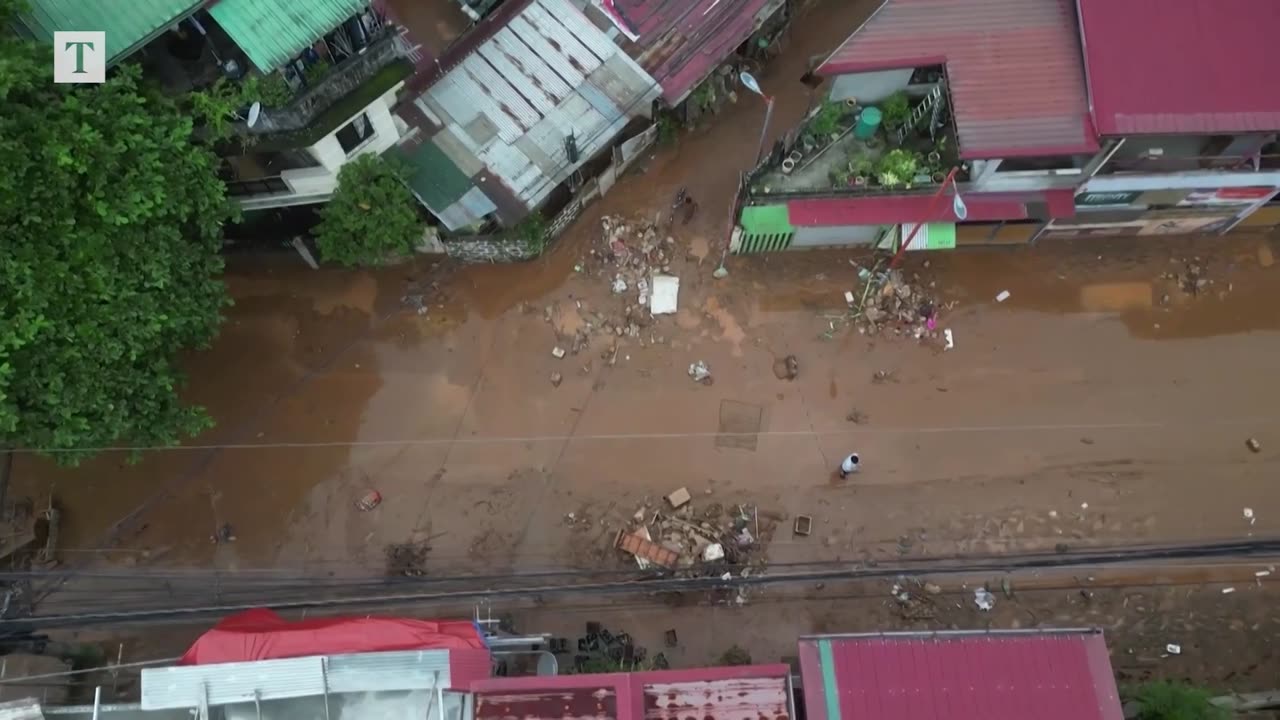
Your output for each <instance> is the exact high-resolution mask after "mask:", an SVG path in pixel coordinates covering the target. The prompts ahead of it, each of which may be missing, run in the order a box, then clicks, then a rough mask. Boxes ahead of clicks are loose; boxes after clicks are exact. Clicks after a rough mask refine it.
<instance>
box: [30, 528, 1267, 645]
mask: <svg viewBox="0 0 1280 720" xmlns="http://www.w3.org/2000/svg"><path fill="white" fill-rule="evenodd" d="M1243 557H1271V558H1274V557H1280V540H1276V539H1268V540H1246V541H1232V542H1222V543H1206V544H1198V545H1196V544H1192V545H1173V546H1160V545H1151V546H1141V547H1136V548H1125V549H1104V550H1098V551H1088V552H1080V553H1073V554H1067V553H1053V552H1048V553H1027V554H1023V555H1017V556H988V557H978V558H965V557H955V558H943V559H936V560H922V561H920V562H918V563H902V564H895V565H885V566H875V567H861V566H856V565H855V566H851V565H850V564H849V563H839V562H833V563H827V564H825V565H821V566H819V567H818V568H817V569H813V570H808V571H800V572H787V573H772V572H763V573H760V574H755V575H749V576H747V577H734V578H730V579H728V580H725V579H722V578H720V577H716V576H711V577H656V578H651V579H645V578H629V579H623V580H618V581H597V582H581V583H557V584H541V585H518V586H515V587H502V586H497V585H496V584H489V585H478V586H476V587H469V588H455V589H443V590H433V591H412V592H411V591H404V589H401V588H391V589H390V590H400V591H399V592H389V591H388V590H389V589H388V588H386V587H385V586H378V587H364V588H361V587H359V586H357V587H354V588H352V589H353V590H361V589H363V590H367V591H370V592H369V594H359V593H352V594H343V593H327V594H332V595H333V597H317V593H316V591H315V590H314V589H312V590H299V591H290V592H287V593H282V594H279V595H275V594H272V593H265V594H264V596H263V597H259V598H255V599H254V600H253V601H251V602H224V603H219V604H212V605H194V606H176V607H175V606H166V607H156V608H135V609H130V610H96V611H95V610H92V609H90V610H89V611H83V612H67V613H58V614H43V615H33V616H30V617H23V618H10V619H9V620H8V621H7V622H8V623H10V624H13V625H15V626H17V627H40V628H54V627H86V626H92V625H95V624H99V623H104V622H111V623H116V624H119V623H143V624H145V623H147V622H149V621H155V620H172V619H197V618H204V617H208V616H221V615H227V614H231V613H235V612H240V611H244V610H249V609H253V608H258V607H263V606H268V607H272V608H274V609H277V610H306V609H317V608H350V607H362V608H363V607H379V606H385V605H390V604H415V605H420V604H424V603H425V604H440V603H442V602H461V601H474V600H480V599H483V600H497V599H519V598H529V597H537V598H539V599H545V598H547V597H556V596H564V595H572V594H588V595H616V594H620V593H631V592H643V593H646V594H655V593H678V592H687V591H694V590H715V589H725V588H732V587H752V586H769V585H794V584H798V583H813V582H819V581H831V580H854V579H873V578H884V577H894V576H898V575H904V574H930V575H957V574H968V573H976V572H993V571H994V572H1011V571H1014V570H1028V569H1039V570H1047V569H1061V568H1068V567H1106V566H1111V565H1130V566H1132V565H1133V564H1134V563H1135V562H1139V561H1165V562H1166V563H1167V562H1169V561H1176V560H1181V561H1186V560H1205V559H1209V558H1231V559H1237V558H1243ZM513 579H518V578H517V577H512V576H509V577H508V578H507V581H508V583H510V581H511V580H513ZM207 590H208V589H207V588H206V595H207V594H208V592H207ZM373 591H377V592H373Z"/></svg>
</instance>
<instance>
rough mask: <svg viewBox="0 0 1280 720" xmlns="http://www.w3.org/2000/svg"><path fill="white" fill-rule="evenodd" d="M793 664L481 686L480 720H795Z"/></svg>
mask: <svg viewBox="0 0 1280 720" xmlns="http://www.w3.org/2000/svg"><path fill="white" fill-rule="evenodd" d="M790 673H791V671H790V668H789V667H787V666H786V665H747V666H742V667H721V668H698V669H694V670H663V671H655V672H638V673H607V674H594V675H556V676H549V677H538V676H534V677H509V678H490V679H487V680H478V681H476V682H473V683H472V684H471V690H472V692H474V693H475V694H476V720H508V719H509V718H512V717H515V718H520V719H521V720H563V719H564V718H569V717H573V718H598V719H599V720H687V718H690V717H693V718H696V720H791V700H790Z"/></svg>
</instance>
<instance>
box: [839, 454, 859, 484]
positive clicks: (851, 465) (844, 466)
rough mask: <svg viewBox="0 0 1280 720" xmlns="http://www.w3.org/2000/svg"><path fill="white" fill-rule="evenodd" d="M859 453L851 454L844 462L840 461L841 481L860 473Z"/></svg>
mask: <svg viewBox="0 0 1280 720" xmlns="http://www.w3.org/2000/svg"><path fill="white" fill-rule="evenodd" d="M858 462H859V458H858V453H849V455H848V456H847V457H845V459H844V460H842V461H840V479H841V480H844V479H845V478H847V477H849V476H850V475H852V474H854V473H856V472H858Z"/></svg>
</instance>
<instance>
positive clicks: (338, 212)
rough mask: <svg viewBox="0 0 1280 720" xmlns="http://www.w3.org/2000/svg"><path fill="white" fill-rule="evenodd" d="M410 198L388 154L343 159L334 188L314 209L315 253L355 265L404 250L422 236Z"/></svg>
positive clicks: (396, 255)
mask: <svg viewBox="0 0 1280 720" xmlns="http://www.w3.org/2000/svg"><path fill="white" fill-rule="evenodd" d="M416 202H417V201H415V200H414V199H413V194H412V193H410V192H409V188H407V187H405V185H404V180H403V172H402V170H401V168H399V167H397V166H396V165H395V164H394V163H393V162H391V161H390V160H388V159H386V158H383V157H381V156H379V155H375V154H373V153H368V154H365V155H361V156H360V157H358V158H356V159H355V160H353V161H351V162H349V163H347V164H346V165H343V166H342V170H341V171H340V172H339V173H338V189H337V191H336V192H335V193H334V194H333V199H332V200H330V201H329V204H328V205H325V206H324V209H322V210H321V211H320V224H319V225H318V226H317V227H316V245H317V246H318V247H319V249H320V256H321V257H322V258H324V259H325V260H328V261H333V262H336V263H340V264H342V265H347V266H357V265H377V264H381V263H384V262H387V261H389V260H394V259H396V258H400V257H404V256H406V255H409V254H410V253H412V252H413V249H414V247H415V246H416V245H417V243H418V241H419V239H421V237H422V221H421V219H420V218H419V217H418V212H417V209H416V207H415V204H416Z"/></svg>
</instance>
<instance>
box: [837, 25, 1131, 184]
mask: <svg viewBox="0 0 1280 720" xmlns="http://www.w3.org/2000/svg"><path fill="white" fill-rule="evenodd" d="M1140 34H1142V33H1140ZM935 64H944V65H945V67H946V82H947V87H948V90H949V92H950V95H951V103H950V105H951V107H952V112H953V115H954V118H955V128H956V136H957V137H956V139H957V142H958V144H959V151H960V157H962V158H965V159H982V158H1003V157H1026V156H1045V155H1074V154H1082V153H1092V152H1094V151H1096V150H1097V149H1098V140H1097V137H1096V135H1095V133H1094V130H1093V123H1092V122H1091V120H1090V118H1089V112H1088V105H1087V98H1086V94H1085V81H1084V68H1083V67H1082V64H1081V61H1080V49H1079V45H1078V42H1077V36H1076V20H1075V15H1074V13H1073V11H1072V7H1071V0H967V1H966V2H956V1H955V0H885V2H884V4H883V5H881V6H880V8H879V9H878V10H877V11H876V12H875V13H873V14H872V16H871V17H870V18H868V20H867V22H866V23H864V24H863V26H862V27H860V28H858V29H857V30H856V31H854V33H853V35H851V36H849V39H847V40H845V41H844V43H843V44H842V45H840V47H839V48H837V49H836V51H835V52H834V53H832V55H831V57H829V58H827V60H826V61H825V62H824V63H822V65H821V66H819V68H818V72H819V73H820V74H822V75H843V74H847V73H857V72H870V71H875V70H890V69H902V68H910V67H922V66H926V65H935Z"/></svg>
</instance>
